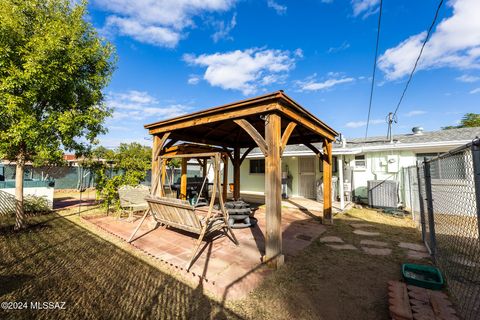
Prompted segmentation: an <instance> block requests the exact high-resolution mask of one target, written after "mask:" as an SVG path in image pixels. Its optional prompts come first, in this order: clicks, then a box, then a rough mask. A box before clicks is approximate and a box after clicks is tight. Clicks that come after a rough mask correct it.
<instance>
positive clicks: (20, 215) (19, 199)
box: [14, 159, 27, 230]
mask: <svg viewBox="0 0 480 320" xmlns="http://www.w3.org/2000/svg"><path fill="white" fill-rule="evenodd" d="M16 163H17V164H16V171H15V208H16V214H15V227H14V229H15V230H20V229H24V228H26V226H27V222H26V218H25V211H24V210H23V173H24V171H25V161H24V160H23V159H17V161H16Z"/></svg>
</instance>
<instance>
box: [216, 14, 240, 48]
mask: <svg viewBox="0 0 480 320" xmlns="http://www.w3.org/2000/svg"><path fill="white" fill-rule="evenodd" d="M215 25H216V28H217V31H216V32H215V33H214V34H213V35H212V39H213V42H218V41H219V40H221V39H230V40H233V38H232V37H231V36H230V32H231V31H232V30H233V28H235V26H236V25H237V14H234V15H233V17H232V20H230V22H229V23H225V21H217V22H216V23H215Z"/></svg>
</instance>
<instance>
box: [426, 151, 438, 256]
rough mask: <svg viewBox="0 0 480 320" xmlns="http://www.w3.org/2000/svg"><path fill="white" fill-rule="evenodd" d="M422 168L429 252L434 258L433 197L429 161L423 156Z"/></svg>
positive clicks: (435, 243)
mask: <svg viewBox="0 0 480 320" xmlns="http://www.w3.org/2000/svg"><path fill="white" fill-rule="evenodd" d="M423 168H424V172H423V173H424V174H425V193H426V196H427V214H428V230H429V232H430V244H431V248H430V251H431V254H432V256H433V257H434V258H435V252H436V249H437V241H436V238H435V221H434V217H433V199H432V176H431V174H430V162H428V161H427V158H426V157H425V158H424V160H423Z"/></svg>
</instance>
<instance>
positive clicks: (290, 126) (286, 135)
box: [280, 121, 297, 157]
mask: <svg viewBox="0 0 480 320" xmlns="http://www.w3.org/2000/svg"><path fill="white" fill-rule="evenodd" d="M296 126H297V124H296V123H295V122H293V121H291V122H290V123H289V124H288V126H287V127H286V128H285V131H284V132H283V134H282V141H281V146H280V157H281V156H282V154H283V151H285V148H286V147H287V143H288V139H290V135H291V134H292V132H293V129H295V127H296Z"/></svg>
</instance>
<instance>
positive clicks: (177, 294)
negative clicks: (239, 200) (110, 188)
mask: <svg viewBox="0 0 480 320" xmlns="http://www.w3.org/2000/svg"><path fill="white" fill-rule="evenodd" d="M75 212H76V210H74V209H72V210H70V211H68V210H65V211H63V212H61V213H60V214H56V213H54V214H49V215H45V216H40V217H33V218H30V220H29V221H30V223H31V224H32V227H31V228H29V229H28V230H27V231H24V232H21V233H14V232H13V231H12V230H11V225H12V224H13V219H11V218H6V217H0V302H5V301H27V302H31V301H38V302H46V301H53V302H65V307H66V310H31V309H29V310H10V311H8V312H5V310H0V319H32V318H35V319H53V318H55V319H133V318H136V319H210V318H215V319H217V318H262V319H264V318H267V319H277V318H278V319H350V320H351V319H386V318H388V306H387V304H388V302H387V301H388V298H387V290H386V282H387V281H388V280H390V279H399V278H400V264H401V263H402V262H404V261H406V260H405V258H404V251H403V249H400V248H398V247H397V246H396V243H397V242H398V241H413V242H418V241H419V236H418V233H417V232H416V231H415V230H414V229H413V227H412V224H411V222H410V221H408V220H400V219H397V218H392V217H386V216H385V215H382V214H378V213H376V212H373V211H368V210H357V209H353V210H351V211H350V212H349V213H348V214H341V215H338V216H337V217H336V223H335V225H334V226H331V227H328V229H327V232H326V233H325V234H328V235H337V236H340V237H342V238H343V239H344V240H345V242H348V243H352V244H354V245H356V246H358V247H359V241H360V237H358V236H355V235H353V234H352V232H351V231H352V228H351V226H349V225H348V223H351V222H352V219H354V218H362V219H365V220H367V221H369V223H372V224H374V225H376V226H377V228H378V229H379V230H380V232H382V236H380V237H378V238H376V240H383V241H387V242H389V243H390V244H391V247H392V248H393V249H394V250H393V253H392V255H390V256H387V257H378V256H369V255H366V254H364V253H362V252H361V251H360V250H357V251H353V252H352V251H336V250H333V249H331V248H329V247H327V246H326V245H325V244H323V243H321V242H320V241H318V239H317V240H316V241H315V242H314V243H312V245H310V246H309V247H308V248H307V249H306V250H304V251H303V252H302V253H301V254H300V255H299V256H297V257H296V259H290V260H289V261H288V263H287V264H286V265H285V266H284V267H282V268H281V269H280V270H278V271H277V272H275V273H274V274H273V275H272V276H270V277H269V278H267V280H266V281H264V283H263V284H261V285H260V287H259V288H257V289H256V290H255V291H254V292H253V293H252V294H250V295H249V296H248V297H247V298H245V299H244V300H240V301H233V302H226V303H223V302H222V301H219V300H215V299H214V298H212V297H210V296H209V295H208V294H207V293H205V292H204V290H203V287H202V285H201V284H198V283H187V282H184V281H182V280H181V278H180V277H179V276H178V275H176V274H175V272H174V271H172V270H169V269H166V267H165V266H164V265H162V264H160V263H159V262H157V261H156V260H154V259H151V258H150V257H148V256H146V255H144V254H143V253H141V252H139V251H137V250H135V249H134V248H132V247H131V246H129V245H128V244H126V243H125V242H122V241H120V240H119V239H117V238H114V237H112V236H109V235H107V234H104V233H103V232H100V231H98V230H96V229H95V228H94V227H92V226H90V224H88V223H85V222H84V221H82V220H81V219H79V218H78V216H76V214H74V213H75Z"/></svg>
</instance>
